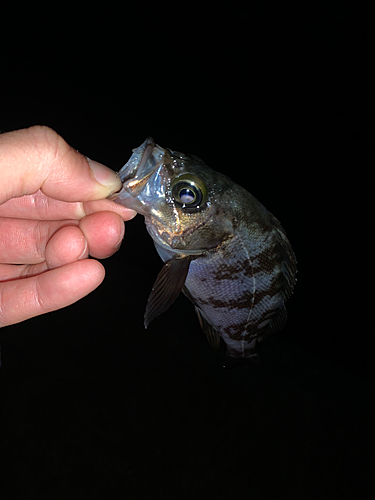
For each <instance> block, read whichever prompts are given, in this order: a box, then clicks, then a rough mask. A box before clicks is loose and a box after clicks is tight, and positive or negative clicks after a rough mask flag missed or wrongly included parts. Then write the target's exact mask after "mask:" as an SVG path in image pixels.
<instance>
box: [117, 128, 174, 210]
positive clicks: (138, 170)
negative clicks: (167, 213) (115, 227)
mask: <svg viewBox="0 0 375 500" xmlns="http://www.w3.org/2000/svg"><path fill="white" fill-rule="evenodd" d="M165 153H166V151H165V149H163V148H161V147H160V146H158V145H157V144H156V143H155V142H154V140H153V139H152V137H148V138H147V139H146V140H145V141H144V142H143V144H141V145H140V146H139V147H138V148H135V149H133V154H132V156H131V157H130V159H129V161H128V162H127V163H126V164H125V165H124V166H123V167H122V169H121V170H120V171H119V173H118V174H119V176H120V179H121V181H122V183H123V186H122V189H121V190H120V191H119V192H117V193H114V194H113V195H112V196H110V199H111V200H113V201H115V202H116V203H119V204H120V205H124V206H125V207H127V208H131V209H133V210H135V211H136V212H138V213H140V214H142V215H148V214H149V213H150V209H151V203H152V201H153V200H155V198H156V197H159V196H160V191H161V189H162V182H161V178H160V169H161V167H162V165H163V158H164V155H165ZM152 177H154V178H153V179H152V182H150V180H151V178H152Z"/></svg>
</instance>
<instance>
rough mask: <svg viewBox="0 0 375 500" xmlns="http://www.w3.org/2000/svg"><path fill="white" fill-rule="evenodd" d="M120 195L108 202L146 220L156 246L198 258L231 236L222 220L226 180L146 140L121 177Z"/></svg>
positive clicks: (229, 227)
mask: <svg viewBox="0 0 375 500" xmlns="http://www.w3.org/2000/svg"><path fill="white" fill-rule="evenodd" d="M119 175H120V178H121V180H122V182H123V187H122V189H121V191H120V192H119V193H117V194H115V195H114V196H112V199H114V201H116V202H117V203H120V204H121V205H124V206H126V207H127V208H132V209H133V210H135V211H136V212H138V213H140V214H142V215H143V216H144V217H145V222H146V226H147V230H148V232H149V234H150V235H151V237H152V238H153V240H154V242H155V244H156V245H158V246H159V247H163V248H165V249H166V250H171V251H172V252H176V253H181V254H186V255H199V254H202V253H204V252H205V251H207V250H210V249H212V248H215V247H216V246H217V245H219V244H220V243H221V242H222V241H223V239H224V238H226V237H228V236H229V235H230V234H231V233H232V221H231V219H230V217H229V218H228V216H227V215H226V210H225V207H226V206H227V202H226V201H225V199H226V193H227V191H228V189H230V186H229V184H228V183H227V182H226V177H224V176H222V175H221V174H219V173H217V172H215V171H213V170H211V169H210V168H209V167H208V166H207V165H206V164H205V163H204V162H203V161H202V160H201V159H200V158H198V157H196V156H190V155H185V154H183V153H179V152H177V151H172V150H170V149H164V148H162V147H160V146H158V145H157V144H155V143H154V141H153V139H151V138H148V139H146V141H145V142H144V143H143V144H142V145H141V146H140V147H138V148H136V149H134V150H133V154H132V156H131V158H130V159H129V161H128V162H127V163H126V164H125V165H124V167H123V168H122V169H121V170H120V172H119Z"/></svg>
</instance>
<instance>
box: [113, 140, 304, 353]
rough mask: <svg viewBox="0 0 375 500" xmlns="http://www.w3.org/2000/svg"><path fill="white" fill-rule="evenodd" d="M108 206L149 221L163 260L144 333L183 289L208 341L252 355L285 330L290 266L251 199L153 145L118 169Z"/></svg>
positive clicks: (271, 222) (189, 159)
mask: <svg viewBox="0 0 375 500" xmlns="http://www.w3.org/2000/svg"><path fill="white" fill-rule="evenodd" d="M119 175H120V177H121V180H122V182H123V188H122V190H121V191H120V192H119V193H118V194H117V195H115V196H114V197H113V199H114V200H115V201H116V202H117V203H120V204H122V205H124V206H126V207H128V208H132V209H134V210H136V211H137V212H138V213H140V214H142V215H143V216H144V218H145V223H146V227H147V230H148V232H149V234H150V236H151V237H152V239H153V241H154V244H155V247H156V250H157V251H158V253H159V255H160V257H161V258H162V260H163V261H164V263H165V264H164V267H163V269H162V270H161V271H160V273H159V275H158V277H157V280H156V282H155V284H154V286H153V289H152V292H151V294H150V297H149V300H148V303H147V306H146V313H145V326H146V327H147V326H148V324H149V323H150V322H151V321H152V319H154V318H155V317H156V316H158V315H159V314H161V313H162V312H164V311H166V310H167V309H168V307H169V306H170V304H171V303H172V302H173V301H174V300H175V299H176V297H177V296H178V295H179V293H180V292H181V291H183V292H184V293H185V294H186V295H187V296H188V297H189V299H190V300H191V301H192V302H193V304H194V306H195V310H196V312H197V315H198V319H199V322H200V325H201V327H202V329H203V330H204V332H205V333H206V335H207V338H208V340H209V342H210V343H211V344H212V345H213V346H214V347H216V348H217V347H218V345H219V342H220V338H222V339H223V340H224V342H225V344H226V346H227V354H228V355H229V356H230V357H235V358H238V357H240V358H250V359H255V358H256V357H257V349H256V346H257V342H259V341H261V340H262V339H264V338H265V337H266V336H267V335H269V334H271V333H273V332H275V331H276V330H278V329H280V328H282V326H284V324H285V321H286V308H285V302H286V300H287V299H288V298H289V297H290V295H291V293H292V291H293V287H294V284H295V274H296V259H295V255H294V253H293V250H292V247H291V245H290V243H289V241H288V239H287V237H286V234H285V232H284V230H283V228H282V227H281V225H280V223H279V221H278V220H277V219H276V218H275V217H274V216H273V215H272V214H271V213H270V212H269V211H268V210H267V209H266V208H265V207H264V206H263V205H262V204H261V203H260V202H259V201H258V200H257V199H256V198H254V196H252V195H251V194H250V193H249V192H247V191H246V190H245V189H243V188H242V187H241V186H239V185H237V184H236V183H234V182H233V181H231V180H230V179H229V178H227V177H226V176H224V175H222V174H219V173H218V172H215V171H214V170H212V169H210V168H209V167H208V166H207V165H206V164H205V163H204V162H203V161H202V160H200V159H199V158H197V157H195V156H189V155H184V154H182V153H179V152H176V151H172V150H170V149H164V148H162V147H160V146H158V145H157V144H155V143H154V141H153V139H152V138H148V139H146V141H145V142H144V143H143V144H142V145H141V146H140V147H138V148H136V149H134V150H133V155H132V156H131V158H130V160H129V161H128V162H127V163H126V164H125V165H124V167H123V168H122V169H121V170H120V172H119Z"/></svg>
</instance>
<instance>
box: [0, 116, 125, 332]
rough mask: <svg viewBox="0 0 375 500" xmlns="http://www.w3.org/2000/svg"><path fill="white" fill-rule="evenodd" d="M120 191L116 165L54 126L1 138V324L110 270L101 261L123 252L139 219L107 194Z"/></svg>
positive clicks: (63, 301) (81, 291)
mask: <svg viewBox="0 0 375 500" xmlns="http://www.w3.org/2000/svg"><path fill="white" fill-rule="evenodd" d="M90 164H91V168H90ZM120 188H121V181H120V179H119V178H118V176H117V175H116V174H115V173H114V172H113V171H112V170H110V169H108V168H107V167H105V166H104V165H101V164H98V163H96V162H92V161H90V160H87V158H86V157H84V156H83V155H81V154H80V153H78V152H77V151H76V150H74V149H73V148H71V147H70V146H69V145H68V144H67V143H66V142H65V141H64V140H63V139H62V138H61V137H60V136H59V135H58V134H57V133H56V132H54V131H53V130H51V129H49V128H48V127H39V126H38V127H31V128H29V129H23V130H17V131H15V132H8V133H4V134H1V135H0V327H1V326H6V325H11V324H14V323H18V322H20V321H24V320H26V319H28V318H31V317H33V316H37V315H40V314H44V313H47V312H50V311H54V310H56V309H60V308H63V307H65V306H68V305H69V304H72V303H73V302H76V301H77V300H79V299H81V298H82V297H84V296H85V295H87V294H88V293H90V292H92V291H93V290H94V289H95V288H96V287H97V286H99V285H100V283H101V282H102V281H103V279H104V267H103V266H102V264H101V263H100V262H98V261H97V260H94V259H104V258H106V257H109V256H110V255H112V254H113V253H115V252H116V251H117V250H118V248H119V247H120V245H121V242H122V239H123V236H124V227H125V226H124V221H126V220H129V219H131V218H133V217H134V216H135V212H134V211H133V210H129V209H127V208H125V207H122V206H121V205H117V204H116V203H114V202H111V201H109V200H107V199H106V198H107V197H108V196H109V195H110V194H112V193H114V192H116V191H118V190H119V189H120ZM89 256H91V257H93V258H91V259H89V258H88V257H89Z"/></svg>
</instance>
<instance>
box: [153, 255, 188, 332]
mask: <svg viewBox="0 0 375 500" xmlns="http://www.w3.org/2000/svg"><path fill="white" fill-rule="evenodd" d="M190 261H191V257H189V256H184V257H177V256H176V257H173V258H172V259H171V260H169V261H168V262H166V263H165V264H164V266H163V267H162V269H161V271H160V273H159V274H158V276H157V278H156V281H155V283H154V286H153V287H152V290H151V293H150V296H149V298H148V301H147V306H146V311H145V317H144V325H145V328H147V327H148V325H149V324H150V323H151V321H152V320H153V319H155V318H156V316H159V314H161V313H163V312H165V311H166V310H167V309H168V308H169V306H170V305H171V304H172V303H173V302H174V301H175V300H176V299H177V297H178V295H179V294H180V292H181V290H182V288H183V286H184V284H185V280H186V276H187V274H188V271H189V265H190Z"/></svg>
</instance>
